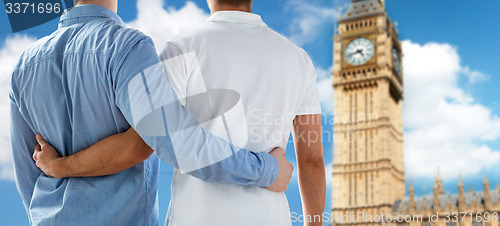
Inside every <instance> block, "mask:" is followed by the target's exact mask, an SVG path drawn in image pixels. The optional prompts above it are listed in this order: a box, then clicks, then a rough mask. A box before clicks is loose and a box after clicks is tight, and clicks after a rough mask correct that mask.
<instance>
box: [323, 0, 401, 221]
mask: <svg viewBox="0 0 500 226" xmlns="http://www.w3.org/2000/svg"><path fill="white" fill-rule="evenodd" d="M333 65H334V66H333V87H334V100H335V102H334V103H335V107H334V113H335V118H334V121H335V124H334V137H335V142H334V157H333V175H332V177H333V179H332V183H333V184H332V189H333V190H332V214H333V215H332V218H333V220H334V224H337V225H347V224H362V225H374V224H385V223H382V222H381V221H379V222H378V223H377V221H378V220H379V218H380V217H382V214H383V215H384V216H387V215H391V214H392V207H393V204H394V203H395V201H396V200H400V199H402V198H404V194H405V184H404V158H403V154H404V152H403V119H402V116H403V115H402V101H403V76H402V68H401V67H402V65H401V44H400V42H399V40H398V33H397V30H396V28H395V26H394V25H393V24H392V23H391V21H390V19H389V17H388V15H387V13H386V11H385V3H384V0H352V3H351V5H350V7H349V9H348V10H347V11H346V12H345V13H344V15H343V16H341V17H340V18H339V23H338V30H336V31H335V37H334V64H333ZM350 215H354V216H355V218H354V219H355V220H356V221H355V222H352V218H350V217H349V216H350ZM346 216H347V217H346ZM342 217H344V218H343V219H342Z"/></svg>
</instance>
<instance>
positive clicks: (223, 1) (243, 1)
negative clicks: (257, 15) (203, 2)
mask: <svg viewBox="0 0 500 226" xmlns="http://www.w3.org/2000/svg"><path fill="white" fill-rule="evenodd" d="M216 1H217V2H218V3H219V4H220V5H232V6H243V5H244V6H247V5H250V4H252V0H216Z"/></svg>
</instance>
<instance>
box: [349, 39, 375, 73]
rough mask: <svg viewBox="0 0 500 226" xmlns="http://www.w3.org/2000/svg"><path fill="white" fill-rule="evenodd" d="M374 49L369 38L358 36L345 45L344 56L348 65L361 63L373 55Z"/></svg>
mask: <svg viewBox="0 0 500 226" xmlns="http://www.w3.org/2000/svg"><path fill="white" fill-rule="evenodd" d="M374 50H375V48H374V46H373V43H372V42H371V41H370V40H369V39H367V38H358V39H355V40H353V41H351V42H350V43H349V44H348V45H347V47H346V48H345V52H344V58H345V60H346V61H347V63H349V64H350V65H354V66H358V65H362V64H365V63H366V62H368V61H369V60H370V59H371V58H372V57H373V53H374Z"/></svg>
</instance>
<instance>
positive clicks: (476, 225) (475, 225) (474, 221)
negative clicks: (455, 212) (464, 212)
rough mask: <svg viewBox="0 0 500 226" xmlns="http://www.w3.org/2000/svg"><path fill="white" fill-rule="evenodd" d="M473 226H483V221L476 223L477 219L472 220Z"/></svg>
mask: <svg viewBox="0 0 500 226" xmlns="http://www.w3.org/2000/svg"><path fill="white" fill-rule="evenodd" d="M473 218H474V217H473ZM472 226H483V222H481V221H476V220H475V219H473V220H472Z"/></svg>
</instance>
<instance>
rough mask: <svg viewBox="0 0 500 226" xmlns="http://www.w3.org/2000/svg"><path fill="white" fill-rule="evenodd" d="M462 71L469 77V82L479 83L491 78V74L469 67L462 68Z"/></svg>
mask: <svg viewBox="0 0 500 226" xmlns="http://www.w3.org/2000/svg"><path fill="white" fill-rule="evenodd" d="M462 73H463V74H465V76H467V77H468V78H469V83H477V82H482V81H486V80H488V79H490V76H489V75H487V74H484V73H482V72H480V71H473V70H470V68H469V67H464V68H462Z"/></svg>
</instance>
